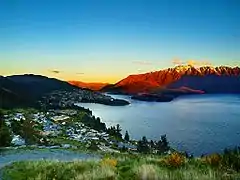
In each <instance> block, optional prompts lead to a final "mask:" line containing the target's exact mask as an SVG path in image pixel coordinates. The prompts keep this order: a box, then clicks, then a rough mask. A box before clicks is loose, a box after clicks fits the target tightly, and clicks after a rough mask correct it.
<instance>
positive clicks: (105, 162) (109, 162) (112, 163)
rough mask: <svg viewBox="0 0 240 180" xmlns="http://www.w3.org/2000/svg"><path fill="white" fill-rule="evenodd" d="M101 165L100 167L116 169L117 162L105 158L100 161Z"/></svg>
mask: <svg viewBox="0 0 240 180" xmlns="http://www.w3.org/2000/svg"><path fill="white" fill-rule="evenodd" d="M101 165H102V166H111V167H116V166H117V160H116V159H109V158H106V159H103V160H102V161H101Z"/></svg>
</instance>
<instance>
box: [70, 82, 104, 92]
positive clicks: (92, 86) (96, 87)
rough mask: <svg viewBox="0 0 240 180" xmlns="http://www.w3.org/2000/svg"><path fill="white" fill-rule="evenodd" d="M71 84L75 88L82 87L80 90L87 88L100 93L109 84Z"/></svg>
mask: <svg viewBox="0 0 240 180" xmlns="http://www.w3.org/2000/svg"><path fill="white" fill-rule="evenodd" d="M68 83H69V84H72V85H74V86H77V87H80V88H87V89H91V90H94V91H99V90H101V89H102V88H103V87H105V86H106V85H108V84H107V83H86V82H81V81H68Z"/></svg>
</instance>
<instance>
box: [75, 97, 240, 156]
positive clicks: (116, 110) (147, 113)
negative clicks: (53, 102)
mask: <svg viewBox="0 0 240 180" xmlns="http://www.w3.org/2000/svg"><path fill="white" fill-rule="evenodd" d="M111 96H112V97H114V98H119V99H126V100H128V101H130V102H131V104H130V105H128V106H106V105H101V104H91V103H78V105H80V106H83V107H85V108H89V109H90V110H92V111H93V115H95V116H97V117H100V118H101V120H102V121H103V122H105V123H106V125H107V126H108V127H109V126H111V125H116V124H120V126H121V127H122V129H123V134H125V131H126V130H128V132H129V134H130V137H131V138H134V139H140V138H141V137H142V136H146V137H147V138H148V139H153V140H158V139H159V137H160V135H163V134H166V135H167V138H168V140H169V141H170V144H171V146H172V147H174V148H176V149H177V150H180V151H187V152H190V153H193V154H194V155H197V156H199V155H201V154H207V153H213V152H221V151H222V150H223V149H224V148H226V147H234V146H236V145H238V146H239V145H240V95H192V96H182V97H179V98H177V99H175V100H174V101H172V102H167V103H166V102H164V103H161V102H143V101H136V100H131V99H130V97H129V96H123V95H111Z"/></svg>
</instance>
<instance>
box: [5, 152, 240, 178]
mask: <svg viewBox="0 0 240 180" xmlns="http://www.w3.org/2000/svg"><path fill="white" fill-rule="evenodd" d="M177 156H178V155H174V156H137V155H121V156H111V155H107V156H105V157H104V158H103V159H102V160H100V161H74V162H58V161H22V162H15V163H13V164H11V165H9V166H6V167H5V168H4V169H3V180H23V179H24V180H33V179H35V180H38V179H39V180H40V179H41V180H50V179H51V180H53V179H55V180H81V179H85V180H89V179H90V180H91V179H92V180H105V179H106V180H108V179H109V180H115V179H116V180H138V179H139V180H141V179H142V180H154V179H156V180H237V179H240V173H239V172H237V171H234V170H232V169H227V168H223V167H216V166H212V165H211V164H208V163H206V161H205V160H204V159H202V158H199V159H197V158H194V159H184V163H182V160H181V161H178V160H179V157H177ZM173 158H176V159H177V161H176V162H177V163H178V162H181V164H178V165H177V166H175V165H173V166H171V165H169V162H174V163H175V161H173V160H172V159H173ZM168 160H171V161H168Z"/></svg>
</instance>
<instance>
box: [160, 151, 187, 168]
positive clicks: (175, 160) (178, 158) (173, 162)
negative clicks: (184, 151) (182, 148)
mask: <svg viewBox="0 0 240 180" xmlns="http://www.w3.org/2000/svg"><path fill="white" fill-rule="evenodd" d="M164 162H165V164H166V165H167V166H170V167H173V168H177V167H180V166H182V165H183V164H184V163H185V157H184V156H182V155H181V154H179V153H172V154H171V155H169V156H167V158H166V159H165V160H164Z"/></svg>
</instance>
